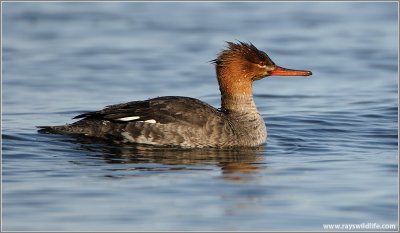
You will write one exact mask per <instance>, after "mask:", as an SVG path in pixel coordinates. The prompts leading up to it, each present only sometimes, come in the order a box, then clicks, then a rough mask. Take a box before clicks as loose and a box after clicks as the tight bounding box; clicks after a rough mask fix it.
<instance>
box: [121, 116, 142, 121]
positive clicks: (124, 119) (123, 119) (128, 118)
mask: <svg viewBox="0 0 400 233" xmlns="http://www.w3.org/2000/svg"><path fill="white" fill-rule="evenodd" d="M137 119H140V117H138V116H131V117H122V118H118V119H117V120H118V121H134V120H137Z"/></svg>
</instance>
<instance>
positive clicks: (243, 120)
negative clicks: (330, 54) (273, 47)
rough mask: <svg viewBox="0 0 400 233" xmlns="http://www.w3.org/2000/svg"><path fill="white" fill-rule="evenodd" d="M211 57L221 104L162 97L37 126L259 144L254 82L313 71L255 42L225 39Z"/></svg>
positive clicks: (123, 139) (155, 139) (145, 140)
mask: <svg viewBox="0 0 400 233" xmlns="http://www.w3.org/2000/svg"><path fill="white" fill-rule="evenodd" d="M226 43H227V45H226V48H225V49H223V50H222V51H221V52H220V53H219V54H218V57H217V58H216V59H214V60H212V61H210V62H211V63H212V64H214V65H215V70H216V77H217V80H218V85H219V90H220V93H221V107H220V108H219V109H217V108H214V107H213V106H211V105H209V104H207V103H205V102H203V101H201V100H198V99H195V98H191V97H183V96H163V97H157V98H152V99H147V100H140V101H131V102H127V103H122V104H115V105H109V106H106V107H105V108H103V109H102V110H98V111H92V112H87V113H83V114H80V115H78V116H75V117H74V118H73V119H80V120H78V121H76V122H74V123H71V124H66V125H61V126H38V127H39V128H40V129H39V133H46V134H61V135H79V136H87V137H94V138H99V139H106V140H110V141H112V142H115V143H135V144H148V145H156V146H177V147H183V148H205V147H216V148H228V147H257V146H260V145H263V144H265V143H266V140H267V128H266V125H265V122H264V119H263V117H262V116H261V114H260V113H259V111H258V110H257V107H256V104H255V102H254V99H253V94H252V92H253V90H252V86H253V82H255V81H258V80H261V79H263V78H265V77H269V76H309V75H312V72H311V71H307V70H293V69H286V68H283V67H280V66H277V65H275V63H274V62H273V61H272V60H271V59H270V57H269V56H268V55H267V54H266V53H265V52H263V51H261V50H259V49H257V48H256V47H255V46H254V45H253V44H252V43H251V42H247V43H246V42H241V41H237V42H236V43H235V42H226Z"/></svg>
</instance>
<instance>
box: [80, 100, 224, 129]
mask: <svg viewBox="0 0 400 233" xmlns="http://www.w3.org/2000/svg"><path fill="white" fill-rule="evenodd" d="M222 114H223V113H221V112H219V111H218V110H217V109H215V108H214V107H212V106H210V105H209V104H207V103H204V102H202V101H200V100H197V99H193V98H189V97H179V96H166V97H159V98H154V99H149V100H144V101H133V102H128V103H124V104H116V105H110V106H107V107H106V108H104V109H103V110H100V111H95V112H88V113H84V114H81V115H79V116H76V117H74V119H77V118H85V119H103V120H109V121H147V120H153V121H155V122H157V123H161V124H167V123H170V122H180V123H189V124H191V125H193V124H195V125H199V126H201V125H204V124H206V122H207V120H209V118H210V117H211V116H213V118H214V119H215V120H217V119H218V118H219V119H221V116H222Z"/></svg>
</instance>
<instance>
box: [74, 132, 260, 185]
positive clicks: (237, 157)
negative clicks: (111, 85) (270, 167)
mask: <svg viewBox="0 0 400 233" xmlns="http://www.w3.org/2000/svg"><path fill="white" fill-rule="evenodd" d="M67 141H68V142H72V143H76V144H78V145H79V147H78V149H79V150H82V151H87V152H91V153H90V154H91V155H88V156H94V157H97V158H101V159H103V160H104V161H105V162H107V163H112V164H118V163H121V164H132V165H134V166H133V169H135V170H140V171H157V170H159V169H161V170H171V171H172V170H202V169H205V170H208V169H210V166H211V168H212V167H214V166H216V167H220V168H221V170H222V173H223V178H226V179H232V180H241V179H242V178H245V177H243V176H241V174H244V173H253V172H255V171H257V170H258V169H263V168H264V167H265V166H266V165H265V159H266V156H265V150H264V146H258V147H247V148H236V149H235V150H232V149H218V148H197V149H181V148H178V147H156V146H151V145H140V144H131V145H115V144H103V145H101V146H99V144H98V143H99V140H97V139H95V138H88V137H77V138H76V140H67ZM93 143H94V144H93ZM93 152H97V153H95V155H93ZM140 164H141V166H139V165H140ZM146 164H160V166H146ZM163 165H168V166H163ZM169 165H172V166H169ZM130 169H132V168H130ZM110 176H113V175H112V174H110Z"/></svg>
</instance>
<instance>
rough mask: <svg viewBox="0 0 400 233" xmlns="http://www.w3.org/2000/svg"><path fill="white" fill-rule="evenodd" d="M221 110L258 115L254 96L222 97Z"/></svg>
mask: <svg viewBox="0 0 400 233" xmlns="http://www.w3.org/2000/svg"><path fill="white" fill-rule="evenodd" d="M221 109H222V110H223V111H228V112H237V113H242V114H243V113H249V114H251V113H258V110H257V107H256V104H255V103H254V100H253V95H251V94H250V95H247V94H246V95H233V96H226V95H222V96H221Z"/></svg>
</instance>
